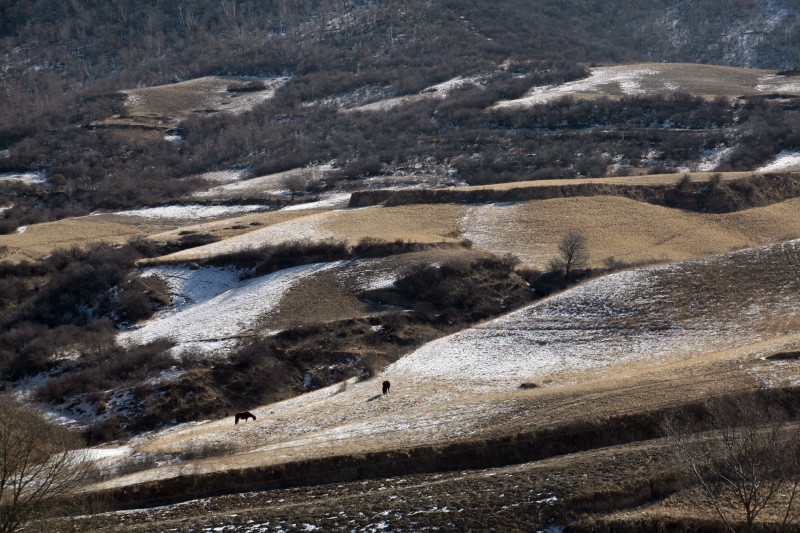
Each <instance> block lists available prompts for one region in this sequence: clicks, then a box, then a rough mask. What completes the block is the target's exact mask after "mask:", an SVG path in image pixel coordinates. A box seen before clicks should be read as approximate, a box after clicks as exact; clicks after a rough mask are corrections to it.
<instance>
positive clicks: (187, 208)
mask: <svg viewBox="0 0 800 533" xmlns="http://www.w3.org/2000/svg"><path fill="white" fill-rule="evenodd" d="M268 209H269V208H268V207H266V206H263V205H200V204H187V205H164V206H160V207H143V208H141V209H132V210H130V211H117V212H115V213H113V214H114V215H121V216H126V217H141V218H149V219H173V218H174V219H187V220H197V219H203V218H217V217H223V216H232V215H237V214H241V213H254V212H257V211H266V210H268Z"/></svg>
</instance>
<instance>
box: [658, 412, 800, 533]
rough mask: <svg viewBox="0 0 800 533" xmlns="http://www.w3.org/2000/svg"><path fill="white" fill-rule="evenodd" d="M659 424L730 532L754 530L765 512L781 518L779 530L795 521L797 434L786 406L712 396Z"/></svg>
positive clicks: (799, 467)
mask: <svg viewBox="0 0 800 533" xmlns="http://www.w3.org/2000/svg"><path fill="white" fill-rule="evenodd" d="M663 429H664V432H665V433H666V435H667V436H668V437H669V438H670V440H671V442H672V444H673V449H674V451H675V453H676V455H677V456H678V458H679V459H680V462H681V464H683V466H684V468H685V470H686V472H687V474H688V475H689V476H691V477H692V478H693V479H694V480H695V481H696V482H697V483H698V484H699V486H700V487H701V489H702V491H701V493H702V495H703V497H704V498H705V500H706V503H708V504H709V505H710V506H711V507H712V508H713V509H714V511H715V512H716V514H717V516H719V518H720V519H721V520H722V521H723V523H724V524H725V527H726V528H727V529H728V530H729V531H731V532H735V531H747V532H751V531H753V530H754V525H755V522H756V520H757V519H758V518H759V517H760V516H761V515H762V514H766V512H767V511H770V512H771V513H772V514H773V516H774V515H775V514H777V515H778V516H780V517H781V519H782V521H781V526H780V527H781V530H784V529H786V527H787V526H788V525H790V524H793V523H795V522H796V521H797V519H798V517H799V516H800V508H799V507H798V501H797V500H798V496H799V495H798V492H799V491H800V439H799V437H800V434H799V433H798V429H797V427H796V425H793V424H789V423H788V421H787V416H786V413H785V412H784V411H782V410H780V409H778V408H777V407H775V406H774V405H771V404H770V403H768V402H767V401H766V400H764V399H761V398H755V399H753V398H740V399H736V400H731V399H726V400H721V399H716V400H712V401H709V402H708V403H707V404H706V405H705V406H704V408H703V409H702V411H701V412H700V413H699V414H694V415H692V414H691V413H686V412H683V413H679V414H677V415H675V416H673V417H671V418H668V419H667V420H665V421H664V423H663Z"/></svg>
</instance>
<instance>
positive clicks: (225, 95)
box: [97, 76, 285, 138]
mask: <svg viewBox="0 0 800 533" xmlns="http://www.w3.org/2000/svg"><path fill="white" fill-rule="evenodd" d="M234 81H240V80H239V79H238V78H229V77H222V76H206V77H203V78H197V79H193V80H187V81H183V82H179V83H172V84H168V85H158V86H155V87H145V88H141V89H128V90H124V91H121V92H122V93H123V94H125V95H127V96H128V98H127V100H126V101H125V106H126V108H127V116H115V117H111V118H108V119H106V120H103V121H100V122H98V123H97V125H98V126H101V127H107V128H110V129H112V130H114V131H115V132H119V134H120V135H122V136H124V137H127V138H137V137H147V138H153V136H161V135H163V132H164V131H165V130H167V129H169V128H174V127H175V126H177V125H178V123H179V122H180V121H181V120H183V119H185V118H186V117H188V116H190V115H191V114H192V113H195V112H202V113H210V112H224V111H230V110H236V109H243V108H250V107H252V106H253V105H255V104H256V103H258V102H259V101H261V100H263V95H264V94H266V93H263V92H255V93H229V92H227V87H228V85H229V84H230V83H231V82H234ZM284 81H285V79H275V80H268V81H267V86H268V87H274V86H276V85H277V84H280V83H283V82H284Z"/></svg>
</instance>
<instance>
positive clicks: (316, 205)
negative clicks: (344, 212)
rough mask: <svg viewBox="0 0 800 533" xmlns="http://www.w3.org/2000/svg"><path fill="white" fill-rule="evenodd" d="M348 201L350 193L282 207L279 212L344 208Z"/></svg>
mask: <svg viewBox="0 0 800 533" xmlns="http://www.w3.org/2000/svg"><path fill="white" fill-rule="evenodd" d="M349 201H350V193H349V192H347V193H338V194H331V195H330V196H328V197H326V198H323V199H322V200H318V201H316V202H308V203H306V204H295V205H290V206H287V207H284V208H283V209H281V211H301V210H304V209H322V208H326V207H344V206H346V205H347V204H348V202H349Z"/></svg>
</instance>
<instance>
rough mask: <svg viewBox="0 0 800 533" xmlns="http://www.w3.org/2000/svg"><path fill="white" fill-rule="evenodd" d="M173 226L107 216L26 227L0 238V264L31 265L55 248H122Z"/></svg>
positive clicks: (156, 221)
mask: <svg viewBox="0 0 800 533" xmlns="http://www.w3.org/2000/svg"><path fill="white" fill-rule="evenodd" d="M174 226H175V222H171V221H165V220H144V219H139V218H132V217H120V216H115V215H111V214H104V215H96V216H87V217H76V218H67V219H64V220H59V221H57V222H46V223H43V224H34V225H31V226H27V227H26V228H25V230H24V231H22V232H17V233H12V234H9V235H0V250H2V252H0V260H4V261H12V262H18V261H22V260H26V259H27V260H29V261H35V260H38V259H41V258H42V257H44V256H46V255H49V254H50V253H51V252H52V251H53V250H55V249H57V248H70V247H72V246H86V245H88V244H91V243H95V242H107V243H111V244H123V243H125V242H127V241H129V240H130V239H132V238H135V237H144V236H147V235H150V234H152V233H155V232H160V231H163V230H165V229H167V228H170V227H174Z"/></svg>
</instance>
